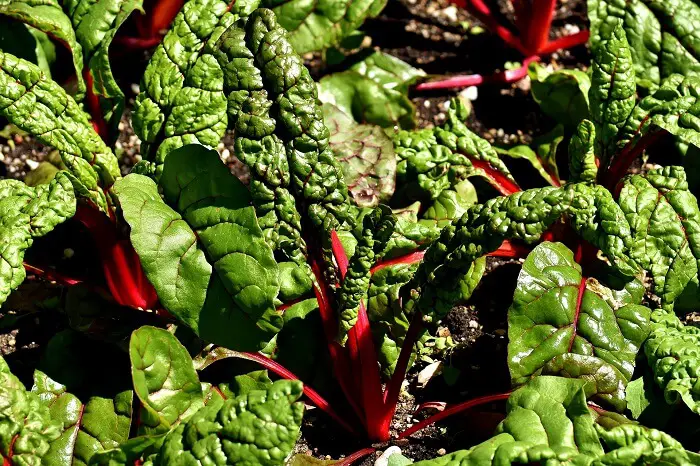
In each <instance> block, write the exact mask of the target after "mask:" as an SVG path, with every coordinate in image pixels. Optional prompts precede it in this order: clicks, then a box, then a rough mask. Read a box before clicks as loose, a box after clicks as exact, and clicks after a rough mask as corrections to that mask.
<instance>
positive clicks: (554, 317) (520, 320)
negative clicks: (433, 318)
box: [508, 242, 650, 406]
mask: <svg viewBox="0 0 700 466" xmlns="http://www.w3.org/2000/svg"><path fill="white" fill-rule="evenodd" d="M611 298H612V292H611V290H609V289H607V288H606V287H605V286H604V285H602V284H600V283H598V282H597V281H596V280H594V279H592V278H586V277H583V276H582V275H581V267H580V266H579V265H578V264H577V263H576V262H575V261H574V255H573V253H572V252H571V251H570V250H569V249H567V248H566V247H565V246H564V245H562V244H561V243H549V242H546V243H542V244H540V245H539V246H537V247H536V248H535V249H534V250H533V251H532V252H531V253H530V255H529V256H528V257H527V259H526V260H525V263H524V264H523V269H522V271H521V272H520V276H519V277H518V286H517V288H516V289H515V295H514V296H513V305H512V306H511V308H510V309H509V310H508V336H509V343H508V367H509V369H510V373H511V377H512V379H513V382H514V383H516V384H521V383H524V382H525V381H527V380H528V379H529V378H530V377H532V376H533V375H536V374H539V373H540V372H541V371H542V370H543V367H544V366H545V365H548V364H549V365H550V366H551V365H552V364H554V365H555V366H557V367H560V368H561V369H562V370H563V372H565V373H568V374H570V375H576V372H579V373H580V374H579V375H581V376H582V377H583V378H586V379H587V378H589V377H590V378H592V379H593V380H596V381H597V383H598V384H600V383H602V382H604V381H603V379H604V378H606V377H607V378H611V377H613V378H614V379H616V382H615V384H616V385H619V383H618V382H617V381H621V382H622V387H624V385H626V384H627V382H629V381H630V379H631V378H632V372H633V371H634V361H635V358H636V356H637V352H638V351H639V348H640V347H641V345H642V343H643V342H644V340H645V339H646V337H647V335H648V334H649V315H650V311H649V309H648V308H646V307H644V306H639V305H637V304H636V303H634V302H632V303H630V302H625V300H620V299H619V298H618V299H617V300H614V299H611ZM627 299H629V298H627ZM571 353H573V354H576V355H582V356H587V357H586V358H575V357H570V356H569V357H567V358H568V359H562V360H560V361H553V360H554V359H555V358H557V357H562V356H565V355H567V354H571ZM590 356H593V357H595V358H591V357H590ZM595 359H600V360H601V361H602V362H604V363H607V365H608V366H609V367H607V368H602V364H601V363H600V362H598V361H595ZM576 365H580V366H583V367H581V368H576V369H573V368H571V367H570V366H576ZM596 366H598V367H596ZM548 372H549V373H552V372H554V371H553V370H552V367H549V368H548ZM610 395H611V397H612V398H613V399H610V398H608V400H609V401H610V402H611V403H613V404H615V403H616V402H620V401H621V399H620V397H623V396H624V389H623V390H621V391H616V392H614V393H611V394H610ZM615 397H617V399H615ZM604 398H605V397H604ZM617 404H618V405H619V403H617ZM622 406H624V403H623V404H622Z"/></svg>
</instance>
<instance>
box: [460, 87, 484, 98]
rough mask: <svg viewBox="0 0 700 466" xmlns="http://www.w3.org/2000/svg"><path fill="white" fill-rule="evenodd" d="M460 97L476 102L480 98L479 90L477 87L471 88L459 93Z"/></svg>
mask: <svg viewBox="0 0 700 466" xmlns="http://www.w3.org/2000/svg"><path fill="white" fill-rule="evenodd" d="M459 96H460V97H463V98H465V99H468V100H471V101H472V102H474V101H475V100H476V99H478V98H479V88H478V87H476V86H469V87H467V88H465V89H464V90H462V91H461V92H460V93H459Z"/></svg>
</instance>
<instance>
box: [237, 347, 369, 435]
mask: <svg viewBox="0 0 700 466" xmlns="http://www.w3.org/2000/svg"><path fill="white" fill-rule="evenodd" d="M231 354H235V356H236V357H239V358H241V359H247V360H249V361H254V362H257V363H258V364H260V365H261V366H263V367H264V368H266V369H269V370H270V371H272V372H274V373H275V374H277V375H279V376H280V377H282V378H283V379H287V380H299V377H297V376H296V375H294V373H292V372H291V371H290V370H288V369H287V368H285V367H284V366H282V365H281V364H279V363H277V362H276V361H273V360H272V359H270V358H268V357H267V356H263V355H262V354H260V353H243V352H239V351H231ZM304 395H306V397H307V398H308V399H309V400H310V401H311V402H312V403H313V404H314V405H315V406H316V407H318V408H319V409H321V410H322V411H323V412H325V413H326V414H328V415H329V416H330V417H331V418H333V419H334V420H335V421H336V422H337V423H338V424H340V425H341V426H343V428H344V429H346V430H347V431H348V432H352V433H353V434H354V433H356V432H355V429H353V428H352V427H351V426H350V424H348V423H347V422H345V421H344V420H343V419H342V418H341V417H340V416H339V415H338V414H337V413H336V412H335V411H334V410H333V408H331V405H330V403H328V401H326V400H325V398H323V397H322V396H321V395H320V394H319V393H318V392H317V391H316V390H314V389H313V388H311V387H309V386H308V385H306V384H304Z"/></svg>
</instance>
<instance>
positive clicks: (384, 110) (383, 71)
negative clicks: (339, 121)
mask: <svg viewBox="0 0 700 466" xmlns="http://www.w3.org/2000/svg"><path fill="white" fill-rule="evenodd" d="M424 75H425V73H423V71H421V70H419V69H416V68H413V67H411V66H410V65H408V64H407V63H404V62H402V61H401V60H399V59H398V58H394V57H392V56H391V55H386V54H384V53H382V52H374V53H373V54H371V55H369V56H368V57H367V58H365V59H364V60H362V61H359V62H357V63H355V64H354V65H353V66H351V67H350V69H349V70H347V71H342V72H339V73H333V74H330V75H328V76H325V77H324V78H322V79H321V80H320V81H319V83H318V86H319V98H320V99H321V100H322V101H323V102H324V103H329V104H332V105H335V106H336V107H338V108H339V109H340V110H341V111H343V112H344V113H346V114H347V115H352V117H353V118H354V119H355V121H357V122H358V123H367V124H374V125H378V126H381V127H383V128H391V127H394V126H399V127H400V128H402V129H411V128H413V127H415V126H416V124H417V122H416V115H415V114H416V109H415V107H414V106H413V104H412V103H411V101H410V99H409V98H408V88H409V86H410V85H412V84H413V83H414V82H415V81H416V79H417V78H418V77H420V76H424Z"/></svg>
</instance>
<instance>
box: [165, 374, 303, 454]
mask: <svg viewBox="0 0 700 466" xmlns="http://www.w3.org/2000/svg"><path fill="white" fill-rule="evenodd" d="M301 394H302V384H301V382H298V381H289V380H278V381H277V382H275V383H273V384H271V385H270V386H269V387H267V388H266V389H265V390H252V391H250V392H248V393H246V394H242V395H240V396H238V397H236V398H234V399H230V400H226V401H222V400H221V399H219V400H217V401H214V402H212V403H211V404H209V405H208V406H207V407H205V408H203V409H201V410H200V411H198V412H197V413H196V414H195V415H194V416H192V417H191V418H190V419H189V420H187V421H185V422H184V423H182V424H181V425H180V426H178V427H177V428H176V429H175V430H174V431H173V432H171V433H170V434H168V436H167V437H166V438H165V441H164V442H163V446H162V447H161V449H160V452H159V453H158V457H157V458H156V459H155V461H154V463H155V464H173V463H174V462H177V463H179V462H184V463H186V464H190V463H191V464H200V463H205V464H209V463H217V464H218V463H221V464H251V465H262V466H274V465H280V464H283V463H284V461H285V459H286V458H287V456H288V455H289V454H290V453H291V451H292V449H293V448H294V444H295V443H296V441H297V438H298V437H299V429H300V427H301V420H302V416H303V415H304V404H303V403H300V402H296V400H298V399H299V397H300V396H301Z"/></svg>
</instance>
